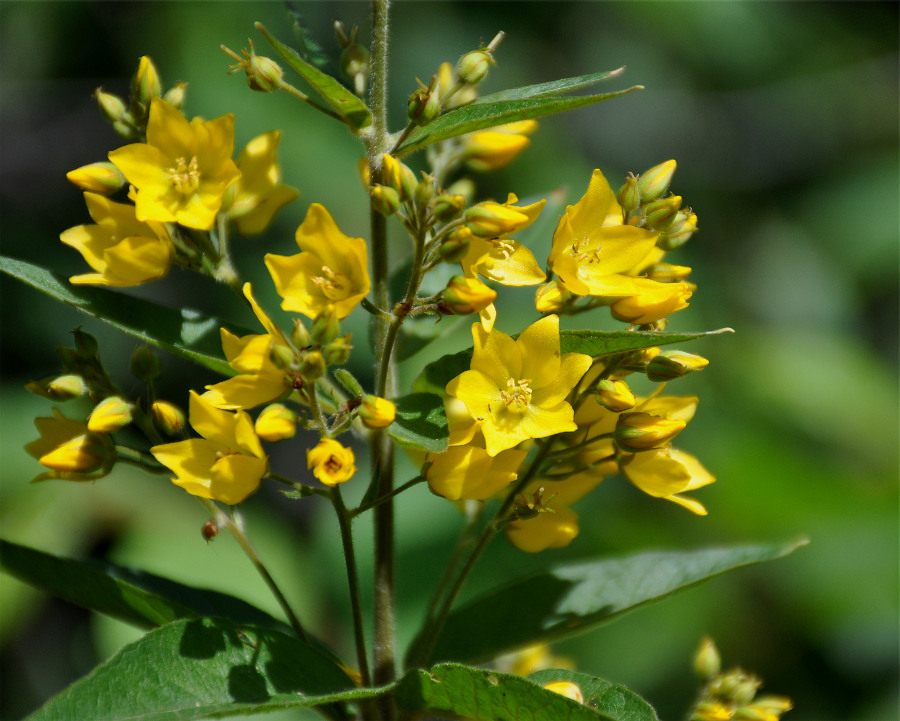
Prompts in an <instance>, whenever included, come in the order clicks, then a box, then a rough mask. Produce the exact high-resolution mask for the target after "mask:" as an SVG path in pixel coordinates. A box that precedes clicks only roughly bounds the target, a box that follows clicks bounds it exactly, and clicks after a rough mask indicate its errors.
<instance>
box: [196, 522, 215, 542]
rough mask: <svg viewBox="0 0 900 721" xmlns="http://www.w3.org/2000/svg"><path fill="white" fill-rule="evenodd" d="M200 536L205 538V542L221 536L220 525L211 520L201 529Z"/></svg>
mask: <svg viewBox="0 0 900 721" xmlns="http://www.w3.org/2000/svg"><path fill="white" fill-rule="evenodd" d="M200 535H201V536H203V540H204V541H211V540H212V539H214V538H215V537H216V536H218V535H219V524H218V523H216V522H215V521H214V520H213V519H212V518H210V519H209V520H208V521H207V522H206V523H204V524H203V527H202V528H201V529H200Z"/></svg>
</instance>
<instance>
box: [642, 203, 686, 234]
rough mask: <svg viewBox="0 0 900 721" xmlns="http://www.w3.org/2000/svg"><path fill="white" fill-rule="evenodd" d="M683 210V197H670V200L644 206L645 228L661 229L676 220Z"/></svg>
mask: <svg viewBox="0 0 900 721" xmlns="http://www.w3.org/2000/svg"><path fill="white" fill-rule="evenodd" d="M680 208H681V196H680V195H670V196H669V197H668V198H660V199H659V200H653V201H650V202H649V203H646V204H645V205H644V227H645V228H649V229H654V228H661V227H663V226H665V225H668V224H669V223H671V222H672V221H673V220H674V219H675V215H676V214H677V213H678V210H679V209H680Z"/></svg>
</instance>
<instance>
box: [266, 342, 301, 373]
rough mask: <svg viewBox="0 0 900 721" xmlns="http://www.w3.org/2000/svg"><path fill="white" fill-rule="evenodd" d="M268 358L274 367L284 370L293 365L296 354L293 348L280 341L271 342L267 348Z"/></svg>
mask: <svg viewBox="0 0 900 721" xmlns="http://www.w3.org/2000/svg"><path fill="white" fill-rule="evenodd" d="M269 359H270V360H271V361H272V363H273V364H274V365H275V367H276V368H280V369H281V370H285V369H287V368H292V367H293V366H294V362H295V360H296V356H295V354H294V349H293V348H288V347H287V346H286V345H283V344H282V343H273V344H272V346H271V347H270V348H269Z"/></svg>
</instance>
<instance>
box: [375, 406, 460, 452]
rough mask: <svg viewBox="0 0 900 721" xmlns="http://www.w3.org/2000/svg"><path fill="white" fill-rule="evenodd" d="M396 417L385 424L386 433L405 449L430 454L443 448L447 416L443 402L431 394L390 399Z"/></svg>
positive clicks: (447, 436) (444, 446)
mask: <svg viewBox="0 0 900 721" xmlns="http://www.w3.org/2000/svg"><path fill="white" fill-rule="evenodd" d="M392 402H393V404H394V405H395V406H397V416H396V418H395V419H394V422H393V423H391V425H389V426H388V435H390V437H391V438H393V439H394V440H395V441H397V443H399V444H400V445H401V446H404V447H405V448H419V449H421V450H424V451H430V452H432V453H440V452H441V451H446V450H447V439H448V438H449V436H450V433H449V431H448V430H447V416H446V415H444V402H443V401H442V400H441V398H440V397H439V396H436V395H434V394H432V393H411V394H410V395H407V396H402V397H400V398H394V399H392Z"/></svg>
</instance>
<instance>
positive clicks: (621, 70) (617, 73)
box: [609, 65, 625, 78]
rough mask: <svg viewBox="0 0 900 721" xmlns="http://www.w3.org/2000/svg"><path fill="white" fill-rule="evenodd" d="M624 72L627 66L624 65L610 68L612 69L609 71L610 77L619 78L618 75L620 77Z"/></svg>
mask: <svg viewBox="0 0 900 721" xmlns="http://www.w3.org/2000/svg"><path fill="white" fill-rule="evenodd" d="M624 72H625V66H624V65H623V66H622V67H620V68H616V69H615V70H610V71H609V77H611V78H617V77H619V76H620V75H622V74H624Z"/></svg>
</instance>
